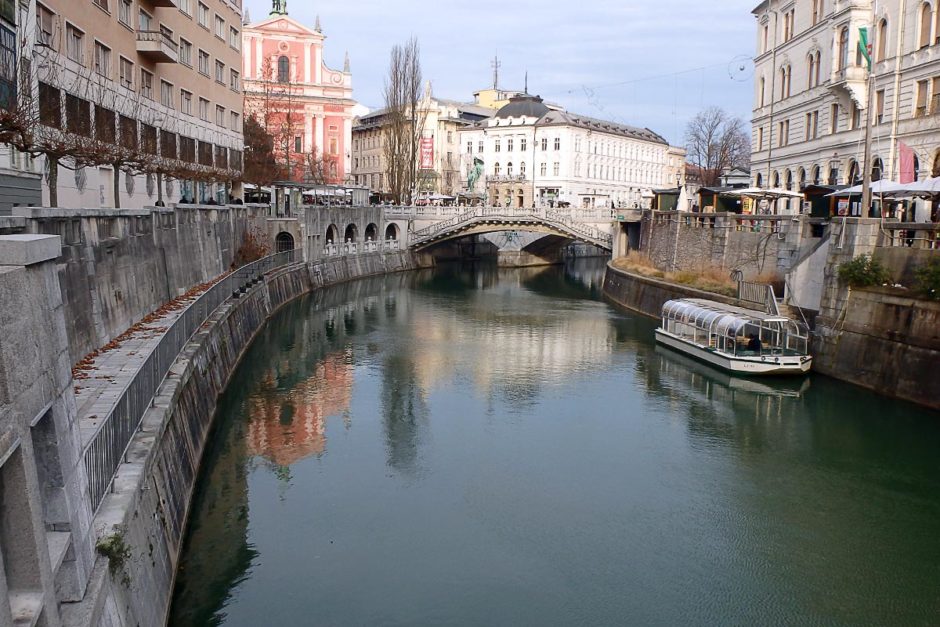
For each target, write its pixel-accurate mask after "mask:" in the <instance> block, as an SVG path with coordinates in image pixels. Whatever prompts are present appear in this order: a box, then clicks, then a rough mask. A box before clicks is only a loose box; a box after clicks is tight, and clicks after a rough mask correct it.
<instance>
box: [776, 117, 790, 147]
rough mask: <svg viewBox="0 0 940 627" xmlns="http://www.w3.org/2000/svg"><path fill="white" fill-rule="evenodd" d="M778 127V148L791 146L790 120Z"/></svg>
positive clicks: (780, 123)
mask: <svg viewBox="0 0 940 627" xmlns="http://www.w3.org/2000/svg"><path fill="white" fill-rule="evenodd" d="M778 124H779V126H778V127H777V147H778V148H783V147H784V146H788V145H789V144H790V120H783V121H782V122H779V123H778Z"/></svg>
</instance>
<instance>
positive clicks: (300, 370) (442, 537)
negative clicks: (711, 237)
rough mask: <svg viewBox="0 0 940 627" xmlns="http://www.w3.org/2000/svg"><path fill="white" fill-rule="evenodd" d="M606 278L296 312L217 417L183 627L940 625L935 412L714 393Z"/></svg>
mask: <svg viewBox="0 0 940 627" xmlns="http://www.w3.org/2000/svg"><path fill="white" fill-rule="evenodd" d="M602 279H603V264H602V263H601V262H600V261H598V260H583V261H579V262H576V263H574V264H570V265H568V266H566V267H551V268H539V269H520V270H497V269H496V268H495V267H492V266H485V265H484V266H445V267H440V268H438V269H436V270H434V271H423V272H416V273H410V274H402V275H395V276H389V277H383V278H378V279H370V280H363V281H358V282H355V283H350V284H347V285H341V286H337V287H334V288H331V289H328V290H323V291H322V292H320V293H316V294H311V295H309V296H307V297H305V298H303V299H300V300H298V301H296V302H294V303H292V304H291V305H289V306H287V307H285V308H284V309H282V310H281V311H280V312H279V313H278V314H277V316H276V317H275V318H274V319H272V321H271V322H270V323H269V324H268V326H267V327H266V328H265V329H264V331H263V332H262V333H261V334H260V335H259V336H258V338H257V340H256V341H255V342H254V344H253V345H252V346H251V348H250V349H249V350H248V352H247V353H246V356H245V359H244V361H243V363H242V364H241V366H240V367H239V368H238V370H237V372H236V373H235V375H234V377H233V380H232V382H231V384H230V386H229V388H228V390H227V392H226V393H225V394H224V395H223V397H222V399H221V400H220V404H219V410H218V416H217V418H216V428H215V431H214V434H213V436H212V439H211V443H210V445H209V447H208V448H207V451H206V457H205V460H204V464H203V468H202V471H201V474H200V479H199V482H198V486H197V492H196V495H195V497H194V501H193V505H192V510H191V516H190V521H189V528H188V531H187V537H186V541H185V545H184V549H183V555H182V558H181V565H180V570H179V573H178V576H177V586H176V591H175V596H174V603H173V607H172V612H171V619H170V625H173V626H182V627H187V626H196V625H199V626H202V625H226V626H248V625H251V626H255V625H576V624H580V625H615V624H634V625H716V624H751V625H770V624H789V625H795V624H820V625H928V624H938V623H940V415H938V414H937V413H936V412H930V411H927V410H922V409H918V408H916V407H915V406H913V405H909V404H906V403H902V402H897V401H892V400H890V399H886V398H883V397H879V396H877V395H875V394H873V393H870V392H867V391H865V390H863V389H861V388H857V387H854V386H851V385H848V384H845V383H840V382H838V381H834V380H831V379H828V378H825V377H822V376H811V377H808V378H805V379H800V380H785V381H764V380H747V379H736V378H730V377H728V376H725V375H723V374H721V373H720V372H718V371H715V370H711V369H710V368H708V367H706V366H704V365H700V364H698V363H697V362H694V361H690V360H687V359H685V358H683V357H682V356H680V355H678V354H675V353H672V352H669V351H668V350H664V349H662V348H658V347H656V346H655V344H654V341H653V329H654V328H655V326H656V322H655V321H653V320H650V319H647V318H643V317H640V316H636V315H632V314H630V313H626V312H623V311H619V310H617V309H615V308H614V307H613V306H611V305H608V304H607V303H605V302H603V301H602V300H601V297H600V287H601V283H602Z"/></svg>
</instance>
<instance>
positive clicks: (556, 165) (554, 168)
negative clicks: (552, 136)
mask: <svg viewBox="0 0 940 627" xmlns="http://www.w3.org/2000/svg"><path fill="white" fill-rule="evenodd" d="M559 174H561V164H560V163H558V162H557V161H556V162H555V163H553V164H552V175H553V176H558V175H559Z"/></svg>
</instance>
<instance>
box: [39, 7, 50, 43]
mask: <svg viewBox="0 0 940 627" xmlns="http://www.w3.org/2000/svg"><path fill="white" fill-rule="evenodd" d="M52 24H53V14H52V11H50V10H49V9H47V8H46V7H44V6H42V5H41V4H37V5H36V36H37V37H38V38H39V43H41V44H45V45H47V46H52V45H53V44H54V42H53V40H52Z"/></svg>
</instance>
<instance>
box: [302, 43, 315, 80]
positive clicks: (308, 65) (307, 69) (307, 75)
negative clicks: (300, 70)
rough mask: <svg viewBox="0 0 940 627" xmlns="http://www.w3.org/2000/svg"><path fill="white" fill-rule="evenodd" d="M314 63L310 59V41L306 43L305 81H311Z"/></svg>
mask: <svg viewBox="0 0 940 627" xmlns="http://www.w3.org/2000/svg"><path fill="white" fill-rule="evenodd" d="M311 65H313V64H312V63H311V61H310V42H309V41H308V42H306V43H305V44H304V82H305V83H309V82H310V69H311Z"/></svg>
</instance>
